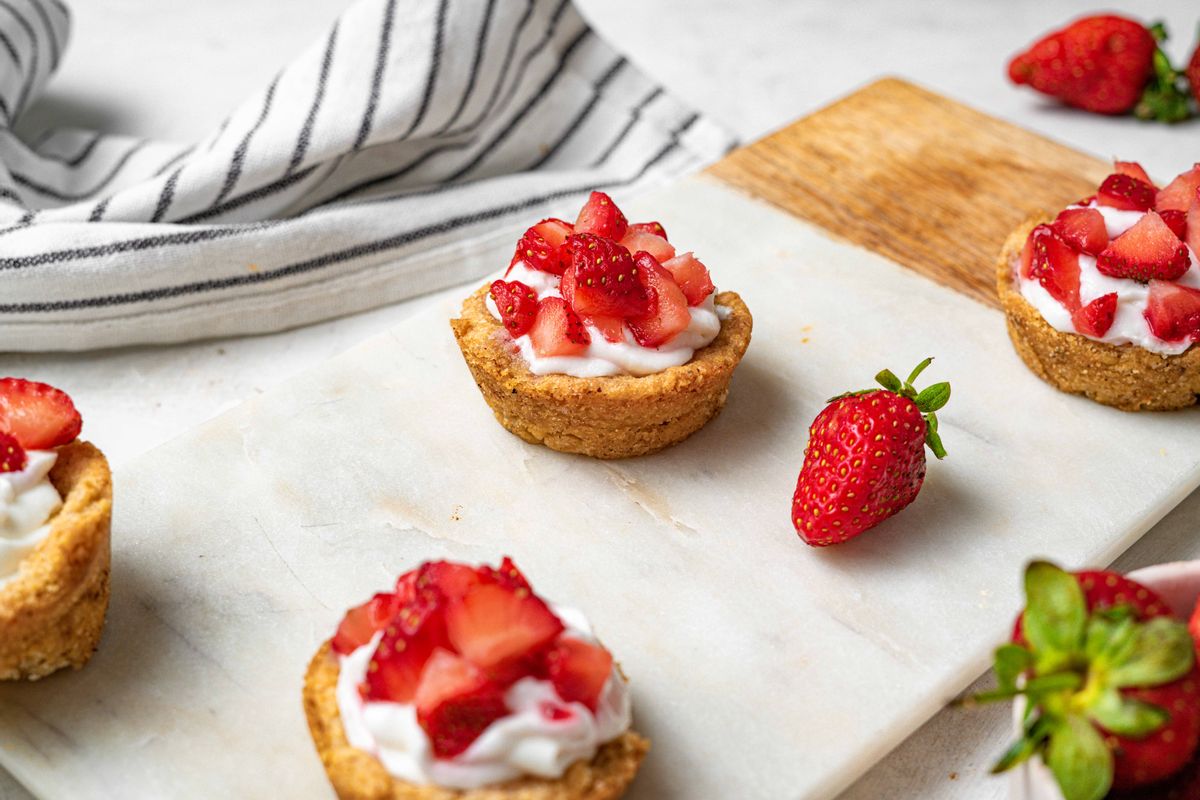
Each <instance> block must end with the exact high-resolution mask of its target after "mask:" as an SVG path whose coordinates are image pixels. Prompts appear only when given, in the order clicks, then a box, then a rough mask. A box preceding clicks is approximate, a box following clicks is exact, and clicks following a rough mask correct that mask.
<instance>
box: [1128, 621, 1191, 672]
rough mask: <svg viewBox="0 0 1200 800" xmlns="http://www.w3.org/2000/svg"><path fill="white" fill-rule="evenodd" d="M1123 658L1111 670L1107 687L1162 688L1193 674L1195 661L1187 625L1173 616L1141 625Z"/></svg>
mask: <svg viewBox="0 0 1200 800" xmlns="http://www.w3.org/2000/svg"><path fill="white" fill-rule="evenodd" d="M1122 656H1123V657H1121V658H1120V659H1119V660H1117V661H1116V663H1113V664H1111V665H1110V666H1109V669H1108V685H1109V686H1113V687H1115V688H1122V687H1126V686H1143V687H1145V686H1161V685H1162V684H1164V683H1170V682H1171V681H1174V680H1178V679H1179V678H1182V677H1183V676H1184V675H1186V674H1188V673H1189V672H1191V670H1192V666H1193V665H1194V664H1195V662H1196V653H1195V645H1194V644H1193V643H1192V637H1191V634H1189V633H1188V629H1187V626H1186V625H1185V624H1183V623H1182V622H1177V621H1175V620H1173V619H1171V618H1170V617H1155V618H1154V619H1152V620H1148V621H1147V622H1145V623H1144V624H1142V625H1138V626H1137V629H1136V632H1135V633H1134V636H1133V641H1132V643H1131V645H1130V646H1129V647H1128V648H1127V649H1126V651H1125V652H1124V653H1123V654H1122Z"/></svg>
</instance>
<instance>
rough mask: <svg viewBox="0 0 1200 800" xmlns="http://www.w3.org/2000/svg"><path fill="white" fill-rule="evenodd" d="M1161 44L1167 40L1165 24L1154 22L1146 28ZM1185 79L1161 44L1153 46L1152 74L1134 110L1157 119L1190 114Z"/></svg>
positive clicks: (1183, 117)
mask: <svg viewBox="0 0 1200 800" xmlns="http://www.w3.org/2000/svg"><path fill="white" fill-rule="evenodd" d="M1148 30H1149V31H1150V35H1151V36H1153V37H1154V40H1155V41H1156V42H1159V43H1160V44H1161V43H1163V42H1165V41H1166V40H1167V28H1166V25H1164V24H1163V23H1162V22H1156V23H1154V24H1153V25H1151V26H1150V27H1149V29H1148ZM1189 97H1190V94H1189V92H1188V86H1187V79H1186V78H1185V77H1184V76H1183V74H1182V73H1180V72H1179V71H1178V70H1176V69H1175V68H1174V67H1173V66H1171V60H1170V59H1169V58H1168V57H1167V54H1166V53H1165V52H1163V49H1162V48H1161V47H1157V48H1155V50H1154V74H1153V75H1152V76H1151V78H1150V81H1149V82H1148V83H1147V84H1146V88H1145V90H1144V91H1143V92H1142V97H1141V99H1140V100H1139V101H1138V104H1137V105H1136V106H1135V107H1134V109H1133V113H1134V115H1135V116H1136V117H1137V118H1138V119H1144V120H1157V121H1158V122H1169V123H1172V122H1182V121H1184V120H1186V119H1189V118H1190V117H1191V116H1192V109H1191V105H1190V103H1189Z"/></svg>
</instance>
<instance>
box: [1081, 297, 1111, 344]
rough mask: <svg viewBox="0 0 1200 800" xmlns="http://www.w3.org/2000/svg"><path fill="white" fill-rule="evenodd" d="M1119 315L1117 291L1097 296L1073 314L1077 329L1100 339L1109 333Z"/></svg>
mask: <svg viewBox="0 0 1200 800" xmlns="http://www.w3.org/2000/svg"><path fill="white" fill-rule="evenodd" d="M1116 316H1117V293H1116V292H1111V293H1109V294H1106V295H1102V296H1100V297H1097V298H1096V299H1095V300H1093V301H1092V302H1090V303H1088V304H1087V305H1086V306H1084V307H1083V308H1081V309H1079V310H1078V311H1076V312H1075V313H1073V314H1071V321H1072V322H1073V323H1074V324H1075V330H1077V331H1079V332H1080V333H1082V334H1084V335H1085V336H1094V337H1095V338H1097V339H1099V338H1101V337H1103V336H1104V334H1106V333H1108V329H1109V328H1111V327H1112V324H1113V319H1114V318H1116Z"/></svg>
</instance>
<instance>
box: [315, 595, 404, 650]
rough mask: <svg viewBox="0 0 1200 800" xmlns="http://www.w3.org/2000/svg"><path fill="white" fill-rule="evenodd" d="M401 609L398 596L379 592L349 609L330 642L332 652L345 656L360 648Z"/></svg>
mask: <svg viewBox="0 0 1200 800" xmlns="http://www.w3.org/2000/svg"><path fill="white" fill-rule="evenodd" d="M403 607H404V602H403V601H402V599H401V598H400V596H398V595H395V594H391V593H390V592H380V593H379V594H377V595H375V596H374V597H372V598H371V599H370V600H368V601H367V602H365V603H363V604H362V605H361V606H356V607H354V608H352V609H350V610H349V611H347V612H346V616H344V617H343V618H342V622H341V624H340V625H338V629H337V633H336V634H334V636H333V639H332V640H330V645H331V646H332V648H333V652H335V653H339V654H341V655H346V654H348V653H352V652H354V651H355V650H357V649H358V648H360V647H362V646H363V645H365V644H366V643H367V642H369V641H371V637H372V636H374V635H375V634H376V633H377V632H378V631H381V630H383V628H385V627H386V626H387V624H388V623H389V622H391V621H392V618H393V617H395V616H396V614H398V613H399V612H400V609H401V608H403Z"/></svg>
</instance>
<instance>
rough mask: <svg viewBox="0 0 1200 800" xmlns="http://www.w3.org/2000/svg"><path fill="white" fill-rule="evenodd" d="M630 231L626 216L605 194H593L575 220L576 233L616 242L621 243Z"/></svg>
mask: <svg viewBox="0 0 1200 800" xmlns="http://www.w3.org/2000/svg"><path fill="white" fill-rule="evenodd" d="M628 229H629V222H628V221H627V220H626V219H625V215H624V214H622V213H621V209H619V208H617V204H616V203H614V202H613V199H612V198H611V197H609V196H608V195H606V194H605V193H604V192H592V194H591V196H590V197H588V200H587V202H586V203H584V205H583V209H582V210H581V211H580V212H579V218H578V219H576V220H575V233H593V234H595V235H597V236H603V237H604V238H606V239H612V240H613V241H614V242H619V241H621V239H623V238H624V237H625V231H626V230H628Z"/></svg>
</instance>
